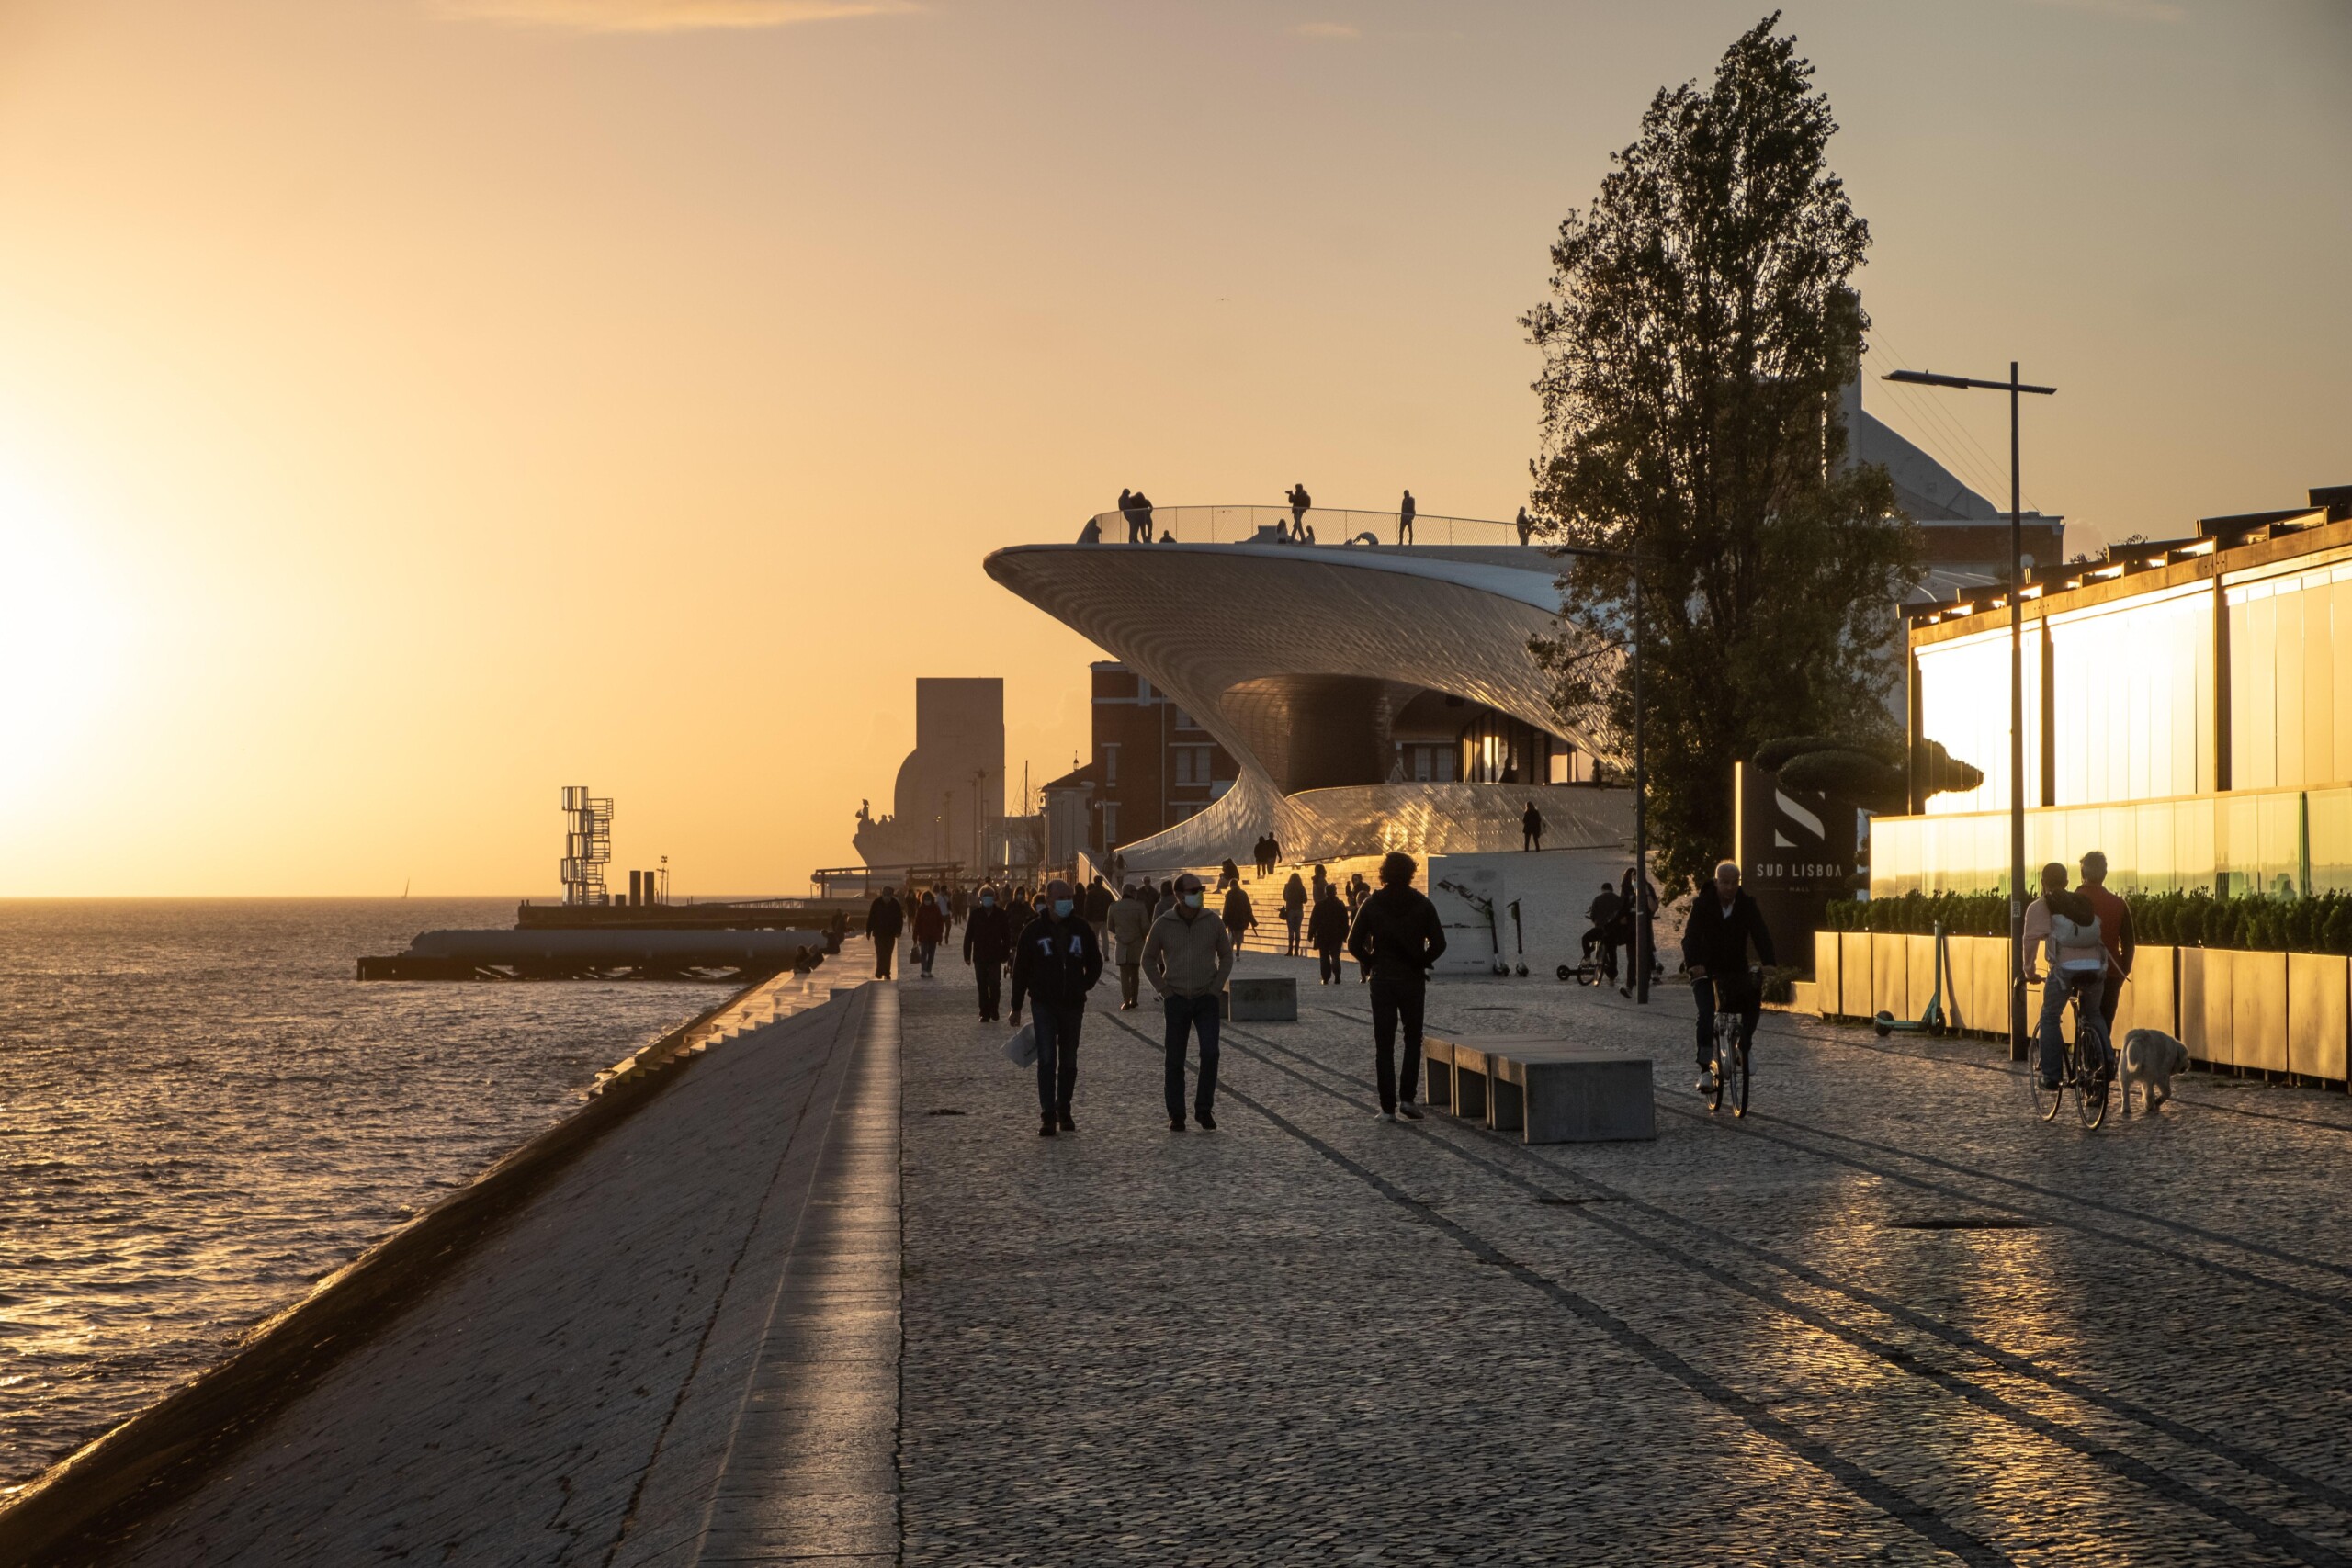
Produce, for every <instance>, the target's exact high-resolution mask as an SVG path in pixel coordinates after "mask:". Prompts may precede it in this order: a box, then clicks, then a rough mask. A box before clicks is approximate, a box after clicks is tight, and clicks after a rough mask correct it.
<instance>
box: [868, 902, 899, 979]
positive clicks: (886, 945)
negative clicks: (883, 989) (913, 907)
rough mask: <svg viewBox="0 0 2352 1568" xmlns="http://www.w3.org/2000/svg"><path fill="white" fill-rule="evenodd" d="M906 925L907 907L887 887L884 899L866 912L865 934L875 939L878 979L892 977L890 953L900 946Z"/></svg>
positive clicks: (875, 964) (875, 965)
mask: <svg viewBox="0 0 2352 1568" xmlns="http://www.w3.org/2000/svg"><path fill="white" fill-rule="evenodd" d="M906 924H907V911H906V908H905V907H904V906H902V905H901V904H900V903H899V896H898V895H897V894H895V893H893V892H891V891H890V890H889V889H888V888H887V887H885V888H884V889H882V897H879V898H876V900H874V907H873V908H870V909H868V910H866V911H865V934H866V935H867V936H870V937H872V938H873V939H874V977H875V978H876V979H877V980H887V979H888V978H889V977H890V951H891V949H893V948H895V947H897V946H898V945H899V931H903V930H905V929H906Z"/></svg>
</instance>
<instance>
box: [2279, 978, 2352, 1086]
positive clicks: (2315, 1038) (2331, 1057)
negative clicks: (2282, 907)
mask: <svg viewBox="0 0 2352 1568" xmlns="http://www.w3.org/2000/svg"><path fill="white" fill-rule="evenodd" d="M2346 967H2347V961H2346V960H2345V959H2343V958H2341V957H2338V956H2337V955H2336V954H2335V953H2290V954H2289V955H2288V958H2287V1066H2288V1067H2289V1068H2290V1070H2291V1071H2293V1072H2295V1073H2297V1074H2299V1075H2301V1076H2302V1077H2313V1078H2327V1079H2330V1080H2335V1081H2341V1080H2342V1078H2343V1077H2344V1075H2345V1036H2346V1006H2345V1002H2346Z"/></svg>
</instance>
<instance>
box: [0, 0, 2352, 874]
mask: <svg viewBox="0 0 2352 1568" xmlns="http://www.w3.org/2000/svg"><path fill="white" fill-rule="evenodd" d="M1759 14H1760V6H1758V5H1757V4H1755V3H1754V0H1750V3H1748V4H1741V5H1716V4H1702V3H1696V0H1692V3H1677V4H1674V5H1671V6H1656V5H1651V6H1637V5H1634V4H1630V3H1616V4H1589V5H1578V4H1567V3H1562V0H1547V3H1541V4H1500V3H1498V4H1480V3H1478V0H1447V3H1443V4H1406V3H1401V0H1399V3H1385V4H1383V3H1374V0H1317V3H1312V4H1309V3H1305V0H1302V3H1299V4H1289V3H1285V0H1262V3H1258V4H1239V3H1235V4H1223V5H1215V4H1198V5H1193V4H1180V3H1176V0H1156V3H1149V4H1127V5H1113V4H1091V5H1090V4H1027V3H1020V0H993V3H991V0H922V3H920V4H917V3H873V4H859V3H854V0H844V3H829V0H438V3H435V0H203V3H201V4H191V3H190V0H0V895H74V894H311V893H315V894H372V895H385V894H395V893H398V892H399V891H400V890H401V886H403V884H404V883H407V882H409V881H411V879H413V886H414V887H415V890H416V891H417V892H418V893H419V894H428V893H429V894H454V893H501V894H504V893H513V894H518V895H521V894H527V895H534V896H538V897H552V896H554V895H555V894H556V892H557V891H558V889H557V886H556V881H555V873H556V859H557V856H558V855H559V853H560V849H561V840H560V829H561V823H560V818H559V816H558V813H557V809H556V806H557V794H558V790H559V787H560V786H561V785H563V784H575V783H584V784H593V785H594V786H595V787H596V789H597V790H598V792H599V793H604V794H610V795H614V796H616V798H617V801H618V812H619V816H618V825H617V828H616V849H617V855H616V868H618V869H623V870H625V869H626V868H627V867H628V866H630V865H644V864H650V863H652V862H653V860H654V857H655V856H657V855H660V854H667V855H669V856H670V857H671V864H672V866H673V873H674V876H675V886H676V888H677V890H678V891H679V892H680V893H681V894H702V895H709V894H717V893H729V892H732V893H791V892H798V891H801V890H802V889H803V888H804V887H805V886H806V876H807V873H808V871H809V868H810V867H811V866H814V865H823V864H838V863H844V862H846V861H849V860H850V859H852V858H853V857H852V855H851V852H850V848H849V831H850V828H851V817H852V813H853V812H854V809H855V807H856V805H857V802H858V800H859V799H860V797H863V796H870V797H873V798H874V799H875V800H876V803H877V807H878V806H879V803H881V802H883V801H885V800H887V798H888V794H889V789H890V784H891V779H892V776H893V773H895V770H896V768H897V766H898V763H899V759H900V758H901V757H902V756H903V755H904V753H905V752H906V750H907V749H908V748H909V747H910V745H911V743H912V739H913V683H914V679H915V677H916V676H918V675H1002V676H1004V677H1005V679H1006V683H1007V697H1008V705H1009V728H1010V733H1009V737H1008V739H1009V744H1010V750H1011V756H1012V772H1013V774H1014V776H1015V778H1016V779H1017V778H1018V776H1019V773H1020V767H1021V763H1022V761H1024V760H1026V761H1029V762H1030V763H1031V764H1032V772H1033V775H1034V776H1035V777H1036V778H1038V779H1043V778H1046V777H1050V776H1052V775H1053V774H1054V773H1058V772H1060V771H1062V770H1064V769H1066V768H1068V767H1069V763H1070V761H1071V757H1072V754H1073V751H1074V750H1076V749H1077V748H1078V747H1080V746H1081V745H1082V744H1083V743H1084V737H1085V728H1086V723H1085V721H1086V714H1085V665H1086V661H1087V660H1089V659H1090V658H1094V657H1099V655H1097V654H1095V653H1094V652H1092V651H1091V649H1089V648H1088V646H1087V645H1086V644H1085V643H1084V642H1083V641H1082V639H1080V638H1079V637H1076V636H1075V635H1074V634H1072V633H1070V632H1069V631H1067V630H1065V629H1063V628H1061V627H1060V626H1057V624H1055V623H1053V622H1051V621H1050V620H1048V619H1047V618H1046V616H1044V615H1041V614H1039V613H1038V612H1036V611H1035V610H1033V609H1031V608H1029V607H1028V606H1026V605H1025V604H1022V603H1020V602H1019V601H1017V600H1015V599H1013V598H1012V597H1011V596H1010V595H1009V594H1007V593H1005V592H1003V591H1001V590H1000V589H998V588H997V587H995V586H994V585H993V584H991V583H990V582H989V581H988V580H987V579H986V578H985V577H984V576H983V575H982V573H981V571H980V568H979V562H980V559H981V558H982V556H984V555H985V554H986V553H987V552H988V551H989V549H991V548H993V547H997V546H999V545H1002V544H1007V543H1012V542H1019V541H1033V540H1044V539H1056V540H1058V539H1067V538H1069V537H1071V536H1074V535H1075V533H1076V532H1077V530H1078V527H1079V525H1080V523H1081V521H1082V520H1083V519H1084V517H1085V516H1086V515H1087V514H1088V513H1091V512H1094V511H1098V510H1102V509H1103V508H1107V507H1108V506H1110V505H1111V504H1112V502H1113V500H1114V497H1115V495H1116V493H1117V491H1118V490H1119V489H1120V487H1121V486H1122V485H1126V484H1134V485H1139V486H1142V487H1145V488H1147V489H1148V491H1150V492H1151V494H1152V496H1153V498H1154V499H1155V500H1156V501H1158V502H1160V503H1161V504H1163V505H1175V504H1180V503H1183V502H1238V501H1261V502H1272V501H1275V500H1277V499H1278V498H1279V495H1280V493H1281V492H1282V491H1283V489H1285V488H1286V487H1287V486H1288V485H1290V484H1291V483H1292V482H1293V481H1294V480H1304V481H1305V482H1306V484H1307V486H1308V487H1309V488H1310V489H1311V490H1312V491H1314V493H1315V495H1316V497H1317V501H1318V502H1326V503H1329V504H1334V505H1351V504H1352V505H1362V506H1385V505H1388V504H1390V503H1391V502H1394V500H1395V498H1396V496H1397V492H1398V491H1399V490H1400V489H1401V488H1403V487H1405V486H1408V485H1409V486H1410V487H1411V488H1412V489H1413V491H1414V492H1415V494H1416V496H1417V497H1418V498H1419V502H1420V505H1421V507H1422V509H1423V510H1424V511H1425V512H1427V513H1454V514H1461V515H1469V516H1488V517H1507V516H1509V515H1510V513H1511V512H1512V511H1513V509H1514V508H1515V507H1517V506H1518V505H1519V504H1520V503H1521V502H1522V501H1523V500H1524V499H1525V485H1526V481H1525V466H1526V462H1527V459H1528V457H1529V456H1530V455H1531V453H1532V450H1533V447H1534V441H1535V429H1534V418H1535V405H1534V400H1533V398H1532V394H1530V392H1529V391H1528V389H1527V383H1528V381H1529V379H1530V378H1531V377H1532V374H1533V372H1534V369H1535V361H1534V356H1533V351H1532V349H1530V348H1529V347H1528V346H1527V345H1526V344H1525V343H1524V341H1523V334H1522V333H1521V331H1520V329H1519V328H1518V327H1517V325H1516V324H1515V320H1516V318H1517V317H1518V316H1519V315H1520V314H1521V312H1522V311H1524V310H1526V309H1527V308H1528V307H1529V306H1530V305H1532V304H1533V303H1534V302H1535V301H1536V300H1537V299H1539V298H1541V297H1542V295H1543V293H1544V287H1545V278H1546V274H1547V270H1548V269H1547V262H1546V255H1545V246H1546V244H1547V243H1548V242H1549V240H1550V238H1551V236H1552V234H1553V232H1554V231H1555V228H1556V226H1557V224H1558V222H1559V220H1560V218H1561V216H1562V215H1563V213H1564V212H1565V211H1566V209H1568V208H1569V207H1571V206H1580V205H1582V204H1584V203H1585V202H1586V201H1588V200H1589V197H1590V196H1591V194H1592V192H1593V191H1594V189H1595V187H1596V186H1597V184H1598V182H1599V180H1600V176H1601V175H1602V174H1603V172H1604V171H1605V169H1606V166H1607V157H1608V154H1609V153H1610V152H1611V151H1612V150H1614V149H1616V148H1619V147H1621V146H1623V145H1624V144H1625V143H1626V142H1628V141H1631V140H1632V139H1633V138H1634V134H1635V131H1636V129H1637V124H1638V120H1639V117H1640V114H1641V112H1642V109H1643V107H1644V106H1645V104H1646V102H1647V101H1648V99H1649V97H1650V96H1651V95H1652V94H1653V93H1654V92H1655V91H1656V90H1657V88H1658V87H1659V86H1660V85H1664V84H1668V83H1672V82H1679V81H1681V80H1684V79H1686V78H1690V77H1692V76H1700V77H1704V76H1705V75H1707V74H1708V73H1710V72H1711V71H1712V69H1713V63H1714V62H1715V60H1716V58H1717V57H1718V56H1719V55H1720V54H1721V52H1722V51H1723V49H1724V46H1725V45H1726V44H1727V43H1728V42H1729V41H1730V40H1731V39H1733V38H1734V37H1735V36H1736V34H1737V33H1738V32H1739V31H1740V30H1741V29H1743V28H1746V27H1747V26H1749V25H1751V24H1753V23H1754V22H1755V20H1756V19H1757V17H1758V15H1759ZM1786 26H1787V27H1788V28H1789V29H1790V30H1792V31H1793V32H1794V33H1795V34H1796V36H1797V38H1798V39H1799V40H1800V45H1801V48H1802V51H1803V52H1804V53H1806V54H1807V55H1809V56H1810V57H1811V58H1812V60H1813V61H1814V62H1815V65H1816V66H1817V68H1818V72H1819V75H1818V82H1819V85H1821V86H1822V87H1823V88H1825V89H1826V91H1827V93H1828V94H1829V96H1830V97H1831V99H1832V101H1833V102H1834V104H1835V105H1836V107H1837V111H1838V118H1839V120H1840V122H1841V123H1842V125H1843V127H1844V130H1843V131H1842V132H1841V134H1840V135H1839V136H1838V138H1837V139H1836V141H1834V142H1833V143H1832V147H1831V158H1832V161H1833V164H1834V165H1835V166H1836V167H1837V169H1838V171H1839V172H1840V173H1841V174H1842V175H1845V176H1846V178H1847V180H1848V181H1849V186H1850V188H1851V193H1852V196H1853V199H1854V201H1855V204H1856V206H1857V208H1858V209H1859V210H1860V212H1861V213H1862V215H1863V216H1864V217H1865V218H1867V219H1868V220H1869V221H1870V223H1871V229H1872V231H1873V233H1874V235H1875V237H1876V243H1875V244H1874V246H1873V248H1872V251H1871V265H1869V267H1868V268H1867V269H1866V271H1865V272H1864V274H1863V276H1862V286H1863V290H1864V299H1865V302H1866V304H1867V305H1868V307H1869V309H1870V310H1871V313H1872V315H1873V316H1874V317H1875V319H1876V323H1877V328H1878V331H1877V333H1876V334H1875V337H1874V344H1873V355H1872V366H1873V367H1874V368H1877V369H1884V368H1891V367H1894V366H1898V365H1901V366H1911V367H1921V366H1925V367H1933V368H1936V369H1939V370H1949V371H1955V372H1962V373H1966V374H1972V375H1978V376H1991V375H1996V374H2000V373H2002V372H2004V371H2005V370H2006V367H2007V362H2008V361H2009V360H2010V359H2011V358H2013V357H2014V358H2017V359H2019V360H2021V361H2022V362H2023V366H2024V369H2025V372H2026V374H2027V377H2028V378H2030V379H2035V380H2041V381H2048V382H2053V383H2055V384H2056V385H2057V386H2058V387H2059V388H2060V389H2062V390H2061V393H2060V395H2059V396H2058V397H2057V398H2055V399H2052V400H2047V401H2046V402H2043V403H2041V404H2038V405H2037V406H2035V407H2033V408H2032V409H2031V410H2030V421H2029V424H2028V427H2027V434H2026V439H2025V450H2026V477H2025V488H2026V494H2027V499H2028V502H2029V503H2030V504H2033V505H2038V506H2040V507H2041V508H2043V509H2045V510H2049V511H2057V512H2063V513H2066V514H2067V515H2068V516H2069V517H2070V518H2072V519H2075V520H2077V521H2080V522H2083V523H2085V524H2086V525H2089V526H2090V527H2092V528H2095V529H2098V530H2102V531H2104V532H2105V533H2107V534H2108V535H2110V536H2120V535H2122V534H2126V533H2131V532H2134V531H2137V532H2142V533H2146V534H2150V535H2160V534H2164V533H2166V532H2170V531H2175V530H2178V529H2181V528H2183V527H2184V526H2185V525H2188V523H2189V522H2190V521H2191V520H2192V519H2194V518H2195V517H2197V516H2198V515H2199V514H2201V513H2219V512H2238V511H2252V510H2256V509H2261V508H2268V507H2278V506H2285V505H2290V504H2296V503H2300V502H2301V499H2302V495H2303V491H2304V490H2305V488H2306V487H2308V486H2312V485H2319V484H2342V483H2352V439H2347V435H2348V434H2352V391H2347V386H2346V378H2347V376H2348V375H2352V369H2347V367H2352V281H2348V280H2352V90H2348V89H2347V87H2346V83H2347V82H2352V6H2346V5H2344V4H2342V3H2341V0H2276V3H2271V0H2229V3H2227V4H2223V3H2220V0H2210V3H2209V0H2177V3H2166V0H2075V3H2055V0H2052V3H2033V0H1909V3H1896V0H1878V3H1867V4H1866V3H1853V4H1839V3H1827V0H1823V3H1804V0H1800V3H1796V4H1792V5H1791V6H1788V8H1787V11H1786ZM1891 392H1892V389H1887V388H1883V387H1881V386H1879V385H1877V384H1873V385H1872V386H1871V388H1870V389H1869V390H1868V392H1867V394H1866V395H1867V399H1868V401H1869V404H1870V406H1871V408H1872V409H1873V410H1874V412H1878V413H1879V414H1881V415H1882V417H1884V418H1886V419H1887V420H1888V421H1889V422H1890V423H1893V424H1894V425H1895V426H1896V428H1898V429H1900V430H1902V431H1903V432H1904V433H1905V434H1908V435H1910V436H1911V437H1912V438H1913V439H1915V440H1917V441H1918V442H1920V444H1921V445H1923V446H1927V447H1928V450H1930V451H1931V452H1933V453H1935V454H1936V455H1937V456H1938V457H1941V458H1943V459H1944V460H1945V461H1946V462H1947V463H1948V464H1950V465H1951V467H1953V468H1955V469H1956V470H1957V471H1959V472H1960V473H1961V475H1962V478H1964V479H1971V480H1972V481H1974V482H1977V483H1979V484H1980V486H1982V487H1985V488H1986V489H1988V490H1994V491H1996V493H1998V492H2001V491H2005V486H2006V476H2005V472H2004V471H2003V470H2002V469H2000V468H1991V469H1988V468H1986V466H1985V460H1984V459H1982V458H1981V457H1978V456H1977V454H1976V452H1975V450H1974V447H1973V446H1971V445H1970V440H1971V438H1972V437H1973V442H1974V443H1976V444H1978V445H1981V446H1982V447H1983V448H1984V450H1985V452H1988V453H1993V454H1997V455H2005V453H2006V442H2007V436H2006V425H2005V423H2004V420H2005V413H2006V411H2005V407H2004V405H2003V404H2002V402H2001V400H1998V399H1996V398H1994V397H1991V396H1986V395H1973V396H1959V395H1952V394H1946V395H1944V397H1943V399H1942V400H1940V401H1938V402H1934V403H1932V404H1929V403H1925V402H1923V401H1921V399H1922V398H1923V397H1924V396H1925V394H1921V393H1917V392H1913V393H1910V394H1908V397H1907V399H1905V400H1897V399H1896V398H1894V396H1892V395H1891ZM2086 537H2087V536H2086Z"/></svg>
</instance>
